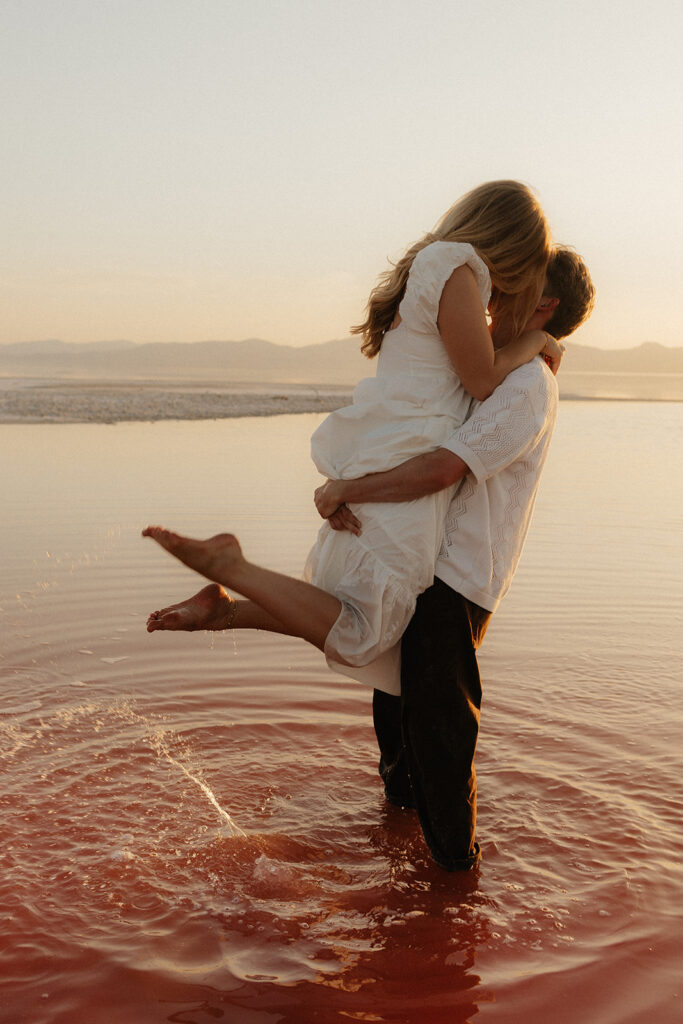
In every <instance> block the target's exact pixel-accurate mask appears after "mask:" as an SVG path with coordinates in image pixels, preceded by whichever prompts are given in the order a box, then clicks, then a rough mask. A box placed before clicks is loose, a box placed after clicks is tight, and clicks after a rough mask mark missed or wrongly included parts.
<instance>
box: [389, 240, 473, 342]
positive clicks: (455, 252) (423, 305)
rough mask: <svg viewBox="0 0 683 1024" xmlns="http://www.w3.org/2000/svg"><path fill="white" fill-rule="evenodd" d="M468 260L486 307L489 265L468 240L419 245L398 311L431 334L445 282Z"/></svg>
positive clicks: (408, 322) (434, 327) (403, 318)
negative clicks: (422, 246)
mask: <svg viewBox="0 0 683 1024" xmlns="http://www.w3.org/2000/svg"><path fill="white" fill-rule="evenodd" d="M465 264H467V266H468V267H470V268H471V270H472V271H473V272H474V276H475V278H476V282H477V288H478V290H479V296H480V298H481V301H482V305H483V307H484V309H486V307H487V306H488V303H489V299H490V297H491V278H490V276H489V272H488V267H487V266H486V264H485V263H484V261H483V260H482V259H481V257H480V256H478V255H477V253H476V252H475V251H474V249H473V248H472V246H471V245H469V244H468V243H467V242H432V243H431V245H427V246H425V248H424V249H420V251H419V252H418V254H417V256H416V257H415V259H414V260H413V265H412V267H411V268H410V274H409V276H408V283H407V285H406V292H405V295H404V296H403V300H402V302H401V305H400V306H399V313H400V316H401V320H402V321H403V322H404V323H405V324H406V325H407V326H408V327H411V328H412V329H413V330H415V331H420V332H428V333H430V334H432V333H433V332H434V331H435V330H436V329H437V328H436V320H437V317H438V315H439V302H440V301H441V293H442V292H443V290H444V287H445V284H446V282H447V281H448V279H449V277H450V276H451V274H452V273H453V271H454V270H457V268H458V267H462V266H464V265H465Z"/></svg>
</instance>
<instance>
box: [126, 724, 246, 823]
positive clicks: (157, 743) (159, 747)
mask: <svg viewBox="0 0 683 1024" xmlns="http://www.w3.org/2000/svg"><path fill="white" fill-rule="evenodd" d="M138 717H140V716H138ZM149 738H150V741H151V743H152V746H153V747H154V750H155V752H156V753H157V754H158V755H159V756H160V757H165V758H166V760H167V761H168V762H169V764H172V765H173V766H174V768H177V769H178V770H179V771H181V772H182V773H183V775H184V776H185V777H186V778H188V779H189V780H190V782H193V783H194V784H195V786H198V787H199V789H200V790H201V791H202V793H203V794H204V796H205V797H206V799H207V800H208V801H209V803H210V804H211V806H212V807H213V808H214V809H215V810H216V811H217V812H218V814H219V816H220V817H221V818H222V819H223V821H224V822H225V824H226V826H227V828H228V829H229V830H230V835H231V836H242V837H244V838H246V835H247V834H246V832H244V831H243V829H241V828H240V827H239V825H238V824H237V823H236V822H235V821H233V819H232V818H231V817H230V815H229V814H228V812H227V811H226V810H225V809H224V808H223V807H221V805H220V804H219V803H218V800H217V799H216V797H215V795H214V793H213V791H212V789H211V788H210V787H209V786H207V784H206V783H205V782H204V781H203V780H202V779H200V778H199V777H198V776H197V775H195V774H194V773H193V772H191V771H190V770H189V768H187V767H186V766H185V765H184V764H183V763H182V762H181V761H178V760H176V758H175V757H173V755H172V754H171V752H170V750H169V749H168V745H167V743H166V732H165V731H157V732H155V733H152V734H151V735H150V737H149Z"/></svg>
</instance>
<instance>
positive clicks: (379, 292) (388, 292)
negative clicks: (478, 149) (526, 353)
mask: <svg viewBox="0 0 683 1024" xmlns="http://www.w3.org/2000/svg"><path fill="white" fill-rule="evenodd" d="M437 241H444V242H469V244H470V245H472V246H473V247H474V249H476V251H477V253H478V255H479V256H480V257H481V258H482V260H483V261H484V263H485V264H486V266H487V267H488V269H489V273H490V275H491V284H492V285H493V294H492V302H491V304H490V305H489V309H490V311H491V313H492V314H493V315H494V316H501V315H502V316H506V317H509V318H510V320H511V321H512V324H513V326H514V333H515V334H519V333H521V331H522V330H523V328H524V325H525V324H526V322H527V320H528V319H529V317H530V316H531V314H532V313H533V311H534V309H535V308H536V306H537V304H538V300H539V298H540V295H541V292H542V289H543V283H544V279H545V270H546V266H547V263H548V257H549V256H550V248H551V245H550V231H549V228H548V225H547V223H546V219H545V215H544V213H543V210H542V209H541V207H540V205H539V202H538V200H537V199H536V197H535V196H534V195H533V193H532V192H531V190H530V189H529V188H527V186H526V185H523V184H522V183H521V182H519V181H489V182H487V183H486V184H484V185H479V186H478V187H477V188H474V189H472V191H471V192H468V193H467V194H466V195H464V196H463V197H462V198H461V199H459V200H458V201H457V203H455V204H454V205H453V206H451V208H450V210H448V211H447V212H446V213H445V214H444V216H443V217H442V218H441V220H440V221H439V223H438V224H437V225H436V227H435V228H434V231H432V232H430V233H429V234H427V235H425V236H424V238H422V239H421V240H420V241H419V242H416V243H415V245H413V246H411V247H410V249H408V251H407V252H406V254H405V256H403V257H402V258H401V259H400V260H399V261H398V263H396V264H395V265H394V266H393V267H392V268H391V270H387V271H385V272H384V273H383V274H382V275H381V276H380V278H379V281H378V283H377V285H376V286H375V288H373V290H372V292H371V293H370V298H369V299H368V305H367V316H366V318H365V320H364V321H363V323H362V324H358V326H356V327H352V328H351V331H352V333H353V334H362V335H363V339H364V340H363V344H362V345H361V351H362V352H363V353H364V354H365V355H366V356H368V358H370V359H371V358H372V357H373V356H376V355H377V353H378V352H379V350H380V348H381V345H382V339H383V338H384V335H385V334H386V332H387V331H388V330H389V328H390V327H391V325H392V323H393V321H394V318H395V316H396V313H397V311H398V307H399V305H400V304H401V300H402V298H403V295H404V293H405V290H406V282H407V280H408V274H409V272H410V268H411V266H412V263H413V260H414V259H415V256H416V255H417V253H418V252H419V251H420V249H424V248H425V246H427V245H430V244H431V243H432V242H437Z"/></svg>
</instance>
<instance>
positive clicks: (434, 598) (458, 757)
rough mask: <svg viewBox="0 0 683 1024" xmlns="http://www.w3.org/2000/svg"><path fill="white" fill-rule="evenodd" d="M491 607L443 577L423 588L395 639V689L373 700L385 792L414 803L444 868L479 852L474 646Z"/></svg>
mask: <svg viewBox="0 0 683 1024" xmlns="http://www.w3.org/2000/svg"><path fill="white" fill-rule="evenodd" d="M490 618H491V613H490V612H488V611H486V610H485V609H483V608H480V607H479V606H478V605H476V604H472V603H471V602H470V601H467V600H466V599H465V598H464V597H463V596H462V595H461V594H457V593H456V592H455V591H454V590H451V588H450V587H447V586H446V584H445V583H442V582H441V580H435V581H434V585H433V586H431V587H430V588H429V590H426V591H425V592H424V594H421V595H420V597H419V598H418V601H417V607H416V609H415V614H414V616H413V618H412V619H411V622H410V625H409V626H408V629H407V630H406V632H405V634H404V636H403V642H402V645H401V659H402V667H401V696H400V697H394V696H392V695H390V694H388V693H383V692H382V691H381V690H375V691H374V696H373V703H372V711H373V720H374V725H375V732H376V734H377V740H378V743H379V749H380V755H381V757H380V763H379V772H380V775H381V776H382V779H383V780H384V787H385V792H386V796H387V799H388V800H390V801H391V802H392V803H397V804H401V805H403V806H407V807H415V808H416V809H417V813H418V815H419V818H420V824H421V825H422V831H423V832H424V836H425V839H426V841H427V845H428V847H429V850H430V852H431V854H432V857H433V858H434V860H435V861H436V862H437V864H439V866H440V867H442V868H445V869H446V870H448V871H456V870H460V869H464V868H469V867H472V865H473V864H475V863H476V861H477V860H478V859H479V846H478V844H477V843H476V842H475V838H474V834H475V827H476V818H477V777H476V773H475V770H474V752H475V749H476V745H477V734H478V732H479V709H480V707H481V680H480V677H479V668H478V666H477V657H476V650H477V648H478V647H479V645H480V643H481V641H482V640H483V639H484V634H485V632H486V628H487V626H488V623H489V619H490Z"/></svg>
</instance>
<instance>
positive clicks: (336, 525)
mask: <svg viewBox="0 0 683 1024" xmlns="http://www.w3.org/2000/svg"><path fill="white" fill-rule="evenodd" d="M327 521H328V523H329V524H330V526H331V527H332V529H333V530H349V531H350V533H352V534H353V535H354V536H355V537H360V535H361V530H362V527H361V524H360V520H359V519H358V518H357V517H356V516H354V514H353V512H352V511H351V509H350V508H349V506H348V505H340V506H339V508H338V509H337V511H336V512H333V513H332V515H331V516H328V519H327Z"/></svg>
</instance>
